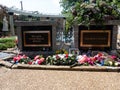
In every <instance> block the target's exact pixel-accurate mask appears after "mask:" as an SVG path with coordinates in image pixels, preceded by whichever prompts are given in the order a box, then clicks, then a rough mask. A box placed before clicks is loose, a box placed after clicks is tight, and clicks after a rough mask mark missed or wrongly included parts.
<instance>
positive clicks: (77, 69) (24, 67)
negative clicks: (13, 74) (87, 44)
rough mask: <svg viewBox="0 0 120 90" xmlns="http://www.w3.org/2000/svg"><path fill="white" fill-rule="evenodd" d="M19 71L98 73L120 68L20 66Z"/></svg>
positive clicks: (116, 70) (117, 70)
mask: <svg viewBox="0 0 120 90" xmlns="http://www.w3.org/2000/svg"><path fill="white" fill-rule="evenodd" d="M17 69H37V70H63V71H98V72H119V71H120V67H107V66H76V67H72V68H71V67H70V66H53V65H52V66H50V65H24V64H23V65H22V64H18V65H17Z"/></svg>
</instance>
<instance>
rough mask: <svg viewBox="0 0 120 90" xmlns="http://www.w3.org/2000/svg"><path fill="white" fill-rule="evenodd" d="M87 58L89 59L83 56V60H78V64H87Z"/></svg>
mask: <svg viewBox="0 0 120 90" xmlns="http://www.w3.org/2000/svg"><path fill="white" fill-rule="evenodd" d="M87 58H88V57H87V56H86V55H83V56H82V57H81V58H78V62H79V63H80V64H83V63H85V62H86V61H87Z"/></svg>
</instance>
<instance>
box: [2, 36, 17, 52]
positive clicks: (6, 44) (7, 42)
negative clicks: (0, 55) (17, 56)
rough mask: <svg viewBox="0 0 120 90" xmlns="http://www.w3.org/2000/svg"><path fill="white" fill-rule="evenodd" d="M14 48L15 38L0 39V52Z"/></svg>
mask: <svg viewBox="0 0 120 90" xmlns="http://www.w3.org/2000/svg"><path fill="white" fill-rule="evenodd" d="M13 47H15V37H7V38H0V50H6V49H7V48H13Z"/></svg>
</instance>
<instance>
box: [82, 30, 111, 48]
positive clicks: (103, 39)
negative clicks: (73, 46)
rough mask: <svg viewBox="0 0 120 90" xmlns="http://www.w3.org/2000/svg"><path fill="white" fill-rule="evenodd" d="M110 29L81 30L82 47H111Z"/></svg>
mask: <svg viewBox="0 0 120 90" xmlns="http://www.w3.org/2000/svg"><path fill="white" fill-rule="evenodd" d="M110 40H111V31H110V30H81V32H80V47H110V42H111V41H110Z"/></svg>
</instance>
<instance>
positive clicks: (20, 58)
mask: <svg viewBox="0 0 120 90" xmlns="http://www.w3.org/2000/svg"><path fill="white" fill-rule="evenodd" d="M44 62H45V58H44V57H43V56H42V55H37V56H35V57H34V59H31V58H29V57H28V56H26V55H17V56H15V57H13V63H15V64H17V63H21V64H30V65H31V64H38V65H41V64H44Z"/></svg>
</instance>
